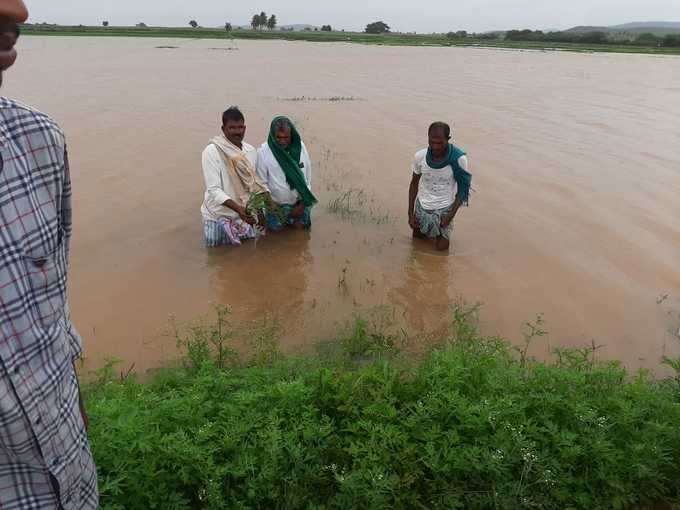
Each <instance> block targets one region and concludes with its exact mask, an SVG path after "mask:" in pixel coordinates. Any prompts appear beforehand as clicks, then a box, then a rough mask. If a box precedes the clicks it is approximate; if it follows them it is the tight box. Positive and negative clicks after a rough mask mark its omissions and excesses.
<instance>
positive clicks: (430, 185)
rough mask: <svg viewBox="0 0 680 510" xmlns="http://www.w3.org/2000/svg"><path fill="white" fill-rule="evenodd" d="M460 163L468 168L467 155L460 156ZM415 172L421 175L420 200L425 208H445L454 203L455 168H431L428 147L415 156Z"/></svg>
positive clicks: (449, 166)
mask: <svg viewBox="0 0 680 510" xmlns="http://www.w3.org/2000/svg"><path fill="white" fill-rule="evenodd" d="M458 164H459V165H460V167H461V168H462V169H463V170H466V171H467V169H468V160H467V156H465V155H463V156H461V157H460V158H458ZM412 170H413V173H414V174H416V175H420V185H419V187H418V201H419V202H420V205H421V206H422V207H423V209H426V210H429V211H431V210H433V209H443V208H445V207H449V206H450V205H451V204H453V201H454V200H455V197H456V181H455V179H454V178H453V168H451V165H446V166H445V167H444V168H431V167H430V166H429V165H428V164H427V149H423V150H420V151H418V152H416V155H415V156H414V157H413V167H412Z"/></svg>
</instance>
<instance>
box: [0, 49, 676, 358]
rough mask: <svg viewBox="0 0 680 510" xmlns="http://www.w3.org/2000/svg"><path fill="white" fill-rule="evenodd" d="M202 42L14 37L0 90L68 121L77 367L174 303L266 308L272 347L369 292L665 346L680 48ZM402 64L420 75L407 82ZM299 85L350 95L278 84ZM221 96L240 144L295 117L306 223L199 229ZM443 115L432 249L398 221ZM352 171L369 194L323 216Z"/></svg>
mask: <svg viewBox="0 0 680 510" xmlns="http://www.w3.org/2000/svg"><path fill="white" fill-rule="evenodd" d="M216 45H218V46H219V44H217V43H216V42H215V41H212V42H211V41H200V40H192V41H183V40H169V39H134V38H110V39H109V38H80V37H79V38H67V37H25V38H22V39H21V40H20V43H19V51H20V53H21V59H20V61H19V64H18V65H17V66H15V67H13V68H12V70H11V72H10V73H8V74H7V76H6V80H5V83H4V84H3V94H6V95H8V96H10V97H14V98H16V99H19V100H21V101H23V102H26V103H29V104H32V105H35V106H36V107H38V108H40V109H42V110H44V111H47V112H49V113H50V114H51V115H52V116H53V117H54V118H56V119H57V120H58V121H59V123H60V124H61V126H62V127H63V128H64V130H65V132H66V133H67V137H68V143H69V156H70V162H71V175H72V179H73V189H74V209H75V211H74V214H75V217H74V238H73V246H72V260H71V280H70V300H71V311H72V315H73V318H74V320H75V323H76V325H77V326H78V328H79V329H80V331H81V333H82V335H83V337H84V340H85V351H86V355H87V356H88V360H87V367H89V368H94V367H97V366H100V365H101V363H102V362H103V359H104V358H105V357H107V356H116V357H119V358H122V359H124V360H125V361H126V362H127V363H128V364H130V363H132V362H134V363H135V365H136V367H137V368H138V369H139V370H144V369H146V368H148V367H152V366H155V365H158V364H160V363H164V362H165V361H167V360H168V359H169V358H171V357H172V356H173V346H172V345H171V342H170V343H169V342H168V341H167V339H163V338H162V337H161V336H160V332H161V331H162V330H163V329H164V328H165V327H166V324H167V319H168V317H169V316H170V315H174V316H176V317H177V319H178V320H179V321H187V320H190V319H192V318H194V317H196V316H198V315H201V314H206V313H209V312H210V310H211V303H215V302H218V303H221V304H227V305H230V306H231V307H232V308H233V310H234V320H235V321H251V320H258V319H260V318H261V317H262V316H263V315H266V314H272V315H274V316H276V317H277V318H278V320H279V322H280V323H281V326H282V331H283V337H282V339H281V341H282V345H283V348H284V349H285V350H287V351H289V352H290V351H295V350H297V349H304V348H307V347H309V345H310V344H312V343H313V342H315V341H317V340H326V339H329V338H333V337H334V335H335V332H336V330H337V328H338V326H340V325H342V323H343V322H344V321H346V320H347V319H348V318H350V317H351V316H352V313H353V312H355V311H357V310H372V309H375V308H376V307H387V308H391V309H393V310H394V314H393V316H394V317H395V322H397V323H399V324H398V326H399V327H404V328H405V329H408V330H410V331H411V332H414V333H419V332H422V331H427V330H433V329H438V328H441V327H444V326H445V325H446V323H447V321H448V315H449V311H448V308H449V305H450V303H452V302H453V301H455V300H457V299H458V298H459V297H460V298H463V299H464V300H465V301H467V302H469V303H475V302H478V301H482V302H484V303H485V305H484V308H483V309H482V313H481V317H482V321H481V324H482V330H483V332H484V333H487V334H502V335H504V336H507V337H508V338H510V339H512V340H518V339H521V337H520V334H519V331H520V326H521V324H522V323H523V322H524V321H526V320H530V319H532V318H533V317H535V316H536V314H537V313H543V314H544V317H545V320H546V328H547V329H548V330H549V331H550V335H549V337H548V338H547V339H546V343H549V344H550V345H552V346H555V345H571V346H582V345H588V344H590V342H591V341H592V340H595V341H596V343H597V344H604V345H605V346H606V347H605V348H603V349H602V350H601V351H599V352H600V355H601V356H603V357H615V358H619V359H621V360H623V361H624V362H625V363H627V364H628V365H631V366H644V367H650V368H656V367H657V366H658V360H659V358H660V356H661V355H669V356H673V355H676V356H677V355H680V339H678V338H677V336H676V334H675V333H669V332H677V330H678V328H680V318H678V314H680V265H679V264H678V261H679V260H680V222H678V218H679V217H680V200H678V196H679V195H680V150H679V149H678V148H679V147H680V130H678V129H677V119H678V118H680V89H678V88H677V86H676V83H677V77H678V76H680V59H679V58H657V57H649V56H639V55H609V54H607V55H605V54H600V55H598V54H569V53H557V52H554V53H551V52H530V51H525V52H516V51H496V50H483V49H471V48H467V49H466V48H415V47H410V48H398V47H378V46H373V47H371V46H363V45H348V44H313V43H293V42H286V41H240V42H239V51H212V50H211V48H212V47H214V46H216ZM157 46H176V49H173V50H172V51H167V50H162V49H157V48H156V47H157ZM442 62H448V63H451V62H454V63H455V65H448V66H444V67H442V65H441V63H442ZM178 69H181V70H182V71H181V72H180V73H178V72H177V70H178ZM263 69H265V70H266V73H265V74H264V75H263V73H262V70H263ZM339 69H340V70H344V71H343V72H338V70H339ZM423 69H437V70H438V71H437V73H436V77H434V78H432V77H431V79H429V80H428V83H427V85H426V86H425V85H424V84H423V79H422V77H423ZM235 75H237V76H238V77H239V78H238V79H237V80H235V79H234V78H233V77H234V76H235ZM268 76H276V80H271V79H268V78H267V77H268ZM433 80H434V81H433ZM303 96H304V97H307V98H329V97H342V98H361V100H360V101H345V102H341V101H323V100H317V101H284V100H282V99H281V98H299V97H303ZM230 104H238V105H240V106H241V107H242V109H243V110H244V111H245V114H246V121H247V124H248V132H247V136H246V140H247V141H248V142H250V143H252V144H254V145H259V144H260V143H261V142H262V141H264V140H265V138H266V134H267V130H268V126H269V122H270V120H271V118H272V117H273V116H274V115H276V114H286V115H288V116H290V117H291V118H293V119H294V120H295V121H296V123H297V124H298V126H299V127H300V129H301V132H302V135H303V138H304V139H305V141H306V144H307V145H308V148H309V149H310V152H311V155H312V159H313V177H312V184H313V188H314V192H315V194H317V196H318V197H319V199H320V203H319V205H318V206H317V207H316V208H315V209H314V212H313V215H314V227H313V230H312V232H311V234H306V233H304V232H285V233H282V234H280V235H272V236H267V237H266V238H264V239H262V240H261V241H259V242H258V243H257V244H255V243H248V244H245V245H244V246H242V247H240V248H224V249H215V250H206V249H205V248H204V247H202V246H201V226H200V213H199V207H200V204H201V200H202V196H203V182H202V174H201V169H200V154H201V151H202V150H203V148H204V147H205V145H206V143H207V141H208V140H209V139H210V138H211V137H212V136H214V135H215V134H216V133H217V132H218V129H219V124H220V113H221V111H222V110H223V109H224V108H225V107H226V106H228V105H230ZM440 119H441V120H446V121H450V122H452V124H453V127H454V135H455V140H456V142H457V143H458V144H459V145H461V146H462V147H463V148H464V149H465V150H466V152H467V153H468V155H469V157H470V164H471V170H472V173H473V175H474V182H473V187H474V188H475V190H476V193H474V194H473V195H472V197H471V204H470V205H471V206H470V207H469V208H463V209H462V210H461V211H460V213H459V214H460V216H459V218H457V221H456V232H455V235H454V239H453V243H452V247H453V251H452V254H451V255H450V256H442V255H441V254H437V253H434V252H432V251H431V250H430V248H429V247H428V246H427V245H425V244H424V243H420V242H418V243H413V242H412V240H411V238H410V236H409V231H408V228H407V223H406V215H405V212H406V203H407V189H408V183H409V180H410V177H411V175H410V174H411V170H410V161H411V158H412V156H413V154H414V153H415V151H416V150H417V149H419V148H422V147H423V146H424V144H425V143H426V133H425V131H426V129H427V126H428V124H429V123H430V122H431V121H433V120H440ZM350 189H352V190H357V192H361V193H363V194H362V195H361V196H362V197H366V199H367V203H366V205H365V207H369V208H370V210H364V211H360V213H362V212H363V214H357V215H355V216H354V217H353V218H345V219H343V218H341V217H339V216H337V215H334V214H332V213H331V212H329V211H328V210H327V208H326V206H327V204H328V203H329V202H330V201H331V200H333V199H335V198H337V197H338V196H339V194H340V193H343V192H345V191H347V190H350ZM662 295H668V298H667V299H665V300H663V302H661V303H659V296H662Z"/></svg>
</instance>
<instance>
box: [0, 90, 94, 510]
mask: <svg viewBox="0 0 680 510" xmlns="http://www.w3.org/2000/svg"><path fill="white" fill-rule="evenodd" d="M70 237H71V182H70V177H69V168H68V160H67V155H66V144H65V140H64V135H63V133H62V132H61V130H60V129H59V127H58V126H57V125H56V124H55V123H54V122H53V121H52V120H51V119H50V118H49V117H47V116H45V115H43V114H42V113H39V112H37V111H35V110H33V109H31V108H29V107H26V106H24V105H21V104H19V103H17V102H14V101H11V100H8V99H5V98H2V97H0V510H29V509H30V510H38V509H40V510H46V509H60V508H63V509H64V510H75V509H90V508H92V509H95V508H97V504H98V501H97V500H98V495H97V474H96V470H95V467H94V462H93V460H92V455H91V453H90V449H89V446H88V443H87V435H86V433H85V427H84V424H83V419H82V417H81V415H80V411H79V407H78V381H77V379H76V374H75V370H74V367H73V363H74V361H75V360H76V359H78V358H79V357H80V355H81V340H80V337H79V336H78V333H77V332H76V330H75V329H74V328H73V326H72V325H71V322H70V319H69V315H68V306H67V304H66V272H67V268H68V246H69V240H70Z"/></svg>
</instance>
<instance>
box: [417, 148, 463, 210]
mask: <svg viewBox="0 0 680 510" xmlns="http://www.w3.org/2000/svg"><path fill="white" fill-rule="evenodd" d="M464 155H465V152H463V151H462V150H460V149H459V148H458V147H456V146H455V145H453V144H452V143H450V144H449V145H448V147H447V148H446V154H445V155H444V158H443V159H441V160H439V161H435V160H434V158H433V157H432V149H430V148H428V149H427V156H426V161H427V166H429V167H430V168H435V169H437V170H438V169H440V168H444V167H445V166H448V165H451V168H453V178H454V180H455V181H456V184H457V185H458V191H457V192H456V198H458V199H460V201H461V202H462V203H464V204H465V205H468V201H469V199H470V186H471V185H472V175H471V174H470V173H469V172H467V171H466V170H463V169H462V168H461V167H460V165H459V164H458V159H459V158H460V157H461V156H464Z"/></svg>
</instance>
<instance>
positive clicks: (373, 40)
mask: <svg viewBox="0 0 680 510" xmlns="http://www.w3.org/2000/svg"><path fill="white" fill-rule="evenodd" d="M22 33H23V34H25V35H55V36H59V35H63V36H110V37H171V38H191V39H230V38H235V39H283V40H290V41H311V42H353V43H363V44H380V45H390V46H474V47H494V48H511V49H532V50H563V51H579V52H616V53H652V54H668V55H678V54H680V48H663V47H662V48H659V47H639V46H631V45H625V44H615V43H612V44H576V43H550V42H530V41H504V40H487V39H475V38H465V39H449V38H447V37H446V36H445V35H444V34H431V35H426V34H418V35H410V34H381V35H373V34H365V33H359V32H281V31H271V32H270V31H259V30H234V31H232V32H231V33H230V34H229V35H228V34H227V33H226V32H225V31H224V30H223V29H216V28H196V29H193V28H190V27H187V28H182V27H178V28H172V27H147V28H136V27H107V28H104V27H89V26H58V25H26V26H24V27H23V28H22Z"/></svg>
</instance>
